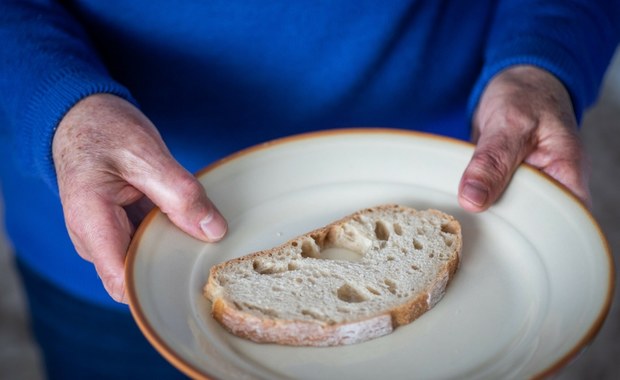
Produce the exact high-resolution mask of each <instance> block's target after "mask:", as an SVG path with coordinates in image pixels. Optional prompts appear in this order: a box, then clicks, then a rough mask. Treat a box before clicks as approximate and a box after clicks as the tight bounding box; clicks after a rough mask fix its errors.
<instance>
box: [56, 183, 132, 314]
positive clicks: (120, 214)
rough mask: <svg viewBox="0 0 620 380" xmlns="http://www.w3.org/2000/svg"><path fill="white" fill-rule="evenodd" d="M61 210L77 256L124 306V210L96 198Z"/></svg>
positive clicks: (129, 230) (128, 234)
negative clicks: (95, 273)
mask: <svg viewBox="0 0 620 380" xmlns="http://www.w3.org/2000/svg"><path fill="white" fill-rule="evenodd" d="M84 199H88V200H87V201H75V202H74V203H72V206H69V207H68V208H66V209H65V220H66V223H67V229H68V231H69V235H70V236H71V239H72V240H73V242H74V245H75V248H76V250H77V251H78V253H79V254H80V256H81V257H82V258H84V259H86V260H87V261H90V262H92V263H93V264H94V266H95V269H96V270H97V274H98V275H99V277H100V279H101V281H102V282H103V285H104V287H105V289H106V291H107V292H108V293H109V294H110V296H111V297H112V298H113V299H114V300H115V301H117V302H123V303H127V297H126V292H125V256H126V249H127V246H128V245H129V241H130V239H131V234H132V231H133V226H132V225H131V223H130V221H129V219H128V218H127V215H126V213H125V211H124V209H123V208H122V207H120V206H117V205H114V204H110V203H109V202H106V201H104V200H102V199H100V198H98V197H97V196H96V195H92V196H89V197H88V198H86V197H85V198H84Z"/></svg>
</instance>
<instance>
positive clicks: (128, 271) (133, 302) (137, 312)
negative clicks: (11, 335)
mask: <svg viewBox="0 0 620 380" xmlns="http://www.w3.org/2000/svg"><path fill="white" fill-rule="evenodd" d="M372 134H384V135H402V136H406V137H413V138H420V139H430V140H438V141H441V142H444V143H448V144H455V145H460V146H466V147H470V148H473V147H475V145H474V144H472V143H471V142H467V141H463V140H459V139H456V138H452V137H448V136H443V135H437V134H432V133H428V132H421V131H414V130H406V129H395V128H383V127H354V128H336V129H329V130H317V131H311V132H303V133H299V134H293V135H289V136H284V137H280V138H276V139H272V140H269V141H266V142H262V143H258V144H255V145H252V146H249V147H247V148H244V149H241V150H239V151H237V152H234V153H232V154H230V155H228V156H226V157H223V158H221V159H219V160H216V161H214V162H212V163H211V164H209V165H207V166H205V167H204V168H202V169H200V170H198V171H197V172H196V173H195V177H197V178H199V177H202V176H204V175H207V174H208V173H210V172H212V171H213V170H215V169H216V168H219V167H220V166H223V165H226V164H228V163H230V162H233V161H235V160H237V159H239V158H242V157H245V156H247V155H250V154H253V153H255V152H258V151H262V150H267V149H271V148H273V147H277V146H281V145H285V144H289V143H294V142H298V141H302V140H314V139H319V138H326V137H333V136H345V135H372ZM519 168H523V169H525V170H528V171H530V172H532V173H533V174H534V175H536V176H539V177H540V178H542V179H543V180H545V181H548V182H550V183H551V184H552V185H554V186H555V187H556V188H558V189H559V190H561V192H562V193H563V194H564V195H565V196H567V197H568V198H569V199H570V200H572V201H573V202H574V203H576V204H577V205H578V207H580V209H581V210H582V211H583V212H584V214H585V216H586V217H587V218H588V219H589V222H590V223H591V225H592V226H593V227H594V229H595V231H596V233H597V234H598V237H599V239H600V241H601V243H602V245H603V248H604V251H605V256H606V258H607V264H608V265H607V267H608V268H609V270H608V273H607V284H608V286H607V294H606V296H605V302H604V304H603V306H602V307H601V309H600V310H599V313H598V315H597V317H596V319H595V320H594V322H593V324H592V325H591V326H590V328H589V329H588V330H587V331H586V332H585V333H584V335H583V336H582V337H581V339H579V340H578V341H577V343H575V345H574V346H573V347H572V349H570V350H567V351H566V353H565V354H564V355H562V356H561V357H560V358H558V359H556V360H555V361H554V362H553V363H551V364H550V365H549V366H548V367H547V368H545V369H544V370H542V371H540V372H538V373H536V374H534V375H533V376H532V378H533V379H543V378H546V377H549V376H551V375H553V374H555V373H557V372H558V371H560V370H561V369H562V368H564V367H566V366H567V365H568V364H569V363H570V362H572V361H573V360H574V359H576V358H577V357H578V356H579V354H580V353H581V352H583V351H584V350H585V349H586V348H587V347H588V346H589V345H590V344H591V343H592V342H593V341H594V338H595V337H596V336H597V334H598V333H599V331H600V330H601V328H602V326H603V324H604V322H605V320H606V318H607V316H608V315H609V311H610V309H611V306H612V303H613V297H614V293H615V281H616V280H615V264H614V259H613V254H612V251H611V247H610V245H609V242H608V240H607V238H606V236H605V233H604V232H603V230H602V228H601V226H600V225H599V223H598V221H597V220H596V218H595V217H594V215H593V214H592V212H591V211H590V209H589V208H588V207H587V206H586V204H585V203H584V202H583V201H582V200H581V199H579V198H578V197H577V196H576V195H575V194H573V193H572V192H571V191H570V190H569V189H568V188H567V187H566V186H564V185H563V184H562V183H560V182H559V181H558V180H556V179H555V178H553V177H551V176H550V175H548V174H546V173H544V172H542V171H541V170H539V169H537V168H535V167H534V166H532V165H529V164H527V163H522V164H521V165H520V166H519ZM160 214H162V213H161V211H160V209H159V208H157V207H155V208H154V209H153V210H151V211H150V212H149V213H148V214H147V216H146V217H145V218H144V220H143V221H142V222H141V223H140V225H139V226H138V228H137V229H136V231H135V233H134V236H133V237H132V240H131V242H130V245H129V247H128V250H127V256H126V258H125V284H126V287H125V289H126V294H127V300H128V305H129V310H130V312H131V315H132V316H133V319H134V320H135V322H136V324H137V325H138V327H139V329H140V331H141V332H142V334H143V335H144V336H145V337H146V339H147V340H148V341H149V343H150V344H151V345H152V346H153V347H154V348H155V349H156V350H157V351H158V352H159V353H160V354H161V355H162V356H163V357H164V358H165V359H166V360H168V362H170V363H171V364H172V365H173V366H175V367H176V368H177V369H178V370H180V371H181V372H183V373H184V374H186V375H188V376H190V377H192V378H197V379H214V378H213V377H212V375H210V374H208V373H204V372H203V371H201V370H200V369H198V368H196V367H195V366H194V365H192V364H191V363H189V362H188V361H187V360H185V359H184V358H182V357H181V356H180V355H178V354H177V353H176V352H175V351H174V350H173V349H172V348H171V347H170V346H169V345H168V344H167V343H166V342H165V340H164V339H163V338H162V337H161V336H160V335H159V334H158V333H157V331H156V330H155V329H154V328H153V326H152V325H151V323H150V322H149V320H148V318H147V316H146V314H145V313H144V311H143V309H142V307H141V305H140V300H139V298H138V295H137V290H136V288H135V281H134V267H135V263H136V257H137V252H138V247H139V245H140V241H141V240H142V236H143V235H144V233H145V231H146V230H147V229H148V227H149V225H150V224H151V223H153V221H154V220H155V218H156V217H157V216H158V215H160Z"/></svg>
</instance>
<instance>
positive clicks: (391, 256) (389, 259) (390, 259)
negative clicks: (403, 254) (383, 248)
mask: <svg viewBox="0 0 620 380" xmlns="http://www.w3.org/2000/svg"><path fill="white" fill-rule="evenodd" d="M385 259H386V260H387V261H394V260H396V257H394V256H393V255H388V257H386V258H385Z"/></svg>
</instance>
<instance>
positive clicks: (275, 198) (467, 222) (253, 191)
mask: <svg viewBox="0 0 620 380" xmlns="http://www.w3.org/2000/svg"><path fill="white" fill-rule="evenodd" d="M472 151H473V147H472V146H471V145H470V144H466V143H462V142H458V141H454V140H450V139H446V138H439V137H434V136H429V135H424V134H419V133H413V132H404V131H394V130H384V129H355V130H341V131H331V132H321V133H313V134H306V135H300V136H294V137H291V138H286V139H283V140H278V141H275V142H273V143H269V144H264V145H260V146H257V147H254V148H251V149H248V150H246V151H242V152H240V153H238V154H236V155H234V156H232V157H230V158H228V159H226V160H223V161H221V162H218V163H216V164H214V165H212V166H211V167H209V168H207V169H205V170H204V171H202V172H201V173H199V175H198V177H199V179H200V181H201V183H202V184H203V185H204V186H205V188H206V189H207V192H208V194H209V196H210V198H211V199H212V200H213V201H215V203H216V204H217V205H218V207H219V209H220V210H221V211H222V213H223V214H224V215H225V217H226V218H227V219H228V221H229V225H230V232H229V235H228V236H227V237H226V239H225V240H224V241H222V242H221V243H218V244H206V243H202V242H199V241H197V240H194V239H192V238H190V237H189V236H187V235H185V234H184V233H182V232H181V231H180V230H178V229H177V228H175V227H174V226H173V225H172V224H171V223H170V222H169V221H168V220H167V218H166V217H165V216H164V215H163V214H161V213H160V212H158V211H155V212H152V213H151V214H150V215H149V217H148V218H147V219H146V220H145V221H144V223H143V224H142V225H141V226H140V228H139V230H138V232H137V234H136V236H135V238H134V240H133V242H132V245H131V247H130V250H129V255H128V259H127V260H128V261H127V286H128V292H129V300H130V306H131V310H132V313H133V315H134V317H135V319H136V321H137V323H138V324H139V326H140V328H141V329H142V331H143V333H144V334H145V335H146V337H147V338H148V339H149V341H150V342H151V343H152V344H153V345H154V346H155V348H156V349H157V350H158V351H159V352H160V353H161V354H163V355H164V356H165V357H166V358H167V359H168V360H169V361H170V362H171V363H173V364H174V365H175V366H177V367H178V368H179V369H180V370H182V371H183V372H185V373H186V374H188V375H190V376H193V377H198V378H222V379H234V378H243V379H259V378H261V379H262V378H264V379H280V378H295V379H336V378H337V379H397V378H401V379H402V378H423V379H455V378H458V379H467V378H472V379H473V378H475V379H483V378H490V379H497V378H529V377H543V376H545V375H547V374H549V373H552V372H554V371H556V370H557V369H559V368H561V367H562V366H564V365H565V364H566V363H567V362H568V361H569V360H571V359H572V358H574V357H575V356H576V355H577V354H578V353H579V352H580V351H581V350H582V349H583V348H584V347H585V346H586V345H587V344H588V343H589V342H590V341H591V340H592V339H593V338H594V336H595V335H596V333H597V332H598V330H599V328H600V327H601V324H602V323H603V320H604V318H605V316H606V315H607V312H608V310H609V307H610V303H611V295H612V289H613V265H612V259H611V255H610V252H609V249H608V246H607V244H606V241H605V238H604V237H603V235H602V233H601V231H600V229H599V227H598V226H597V224H596V222H595V221H594V220H593V218H592V216H591V215H590V214H589V213H588V212H587V211H586V210H585V209H584V207H582V205H581V204H580V203H579V202H578V201H577V200H576V199H575V198H574V197H572V196H571V195H570V194H569V193H568V192H567V191H565V190H563V188H561V187H560V186H559V185H557V184H556V183H554V182H553V181H552V180H550V179H548V178H547V177H545V176H543V175H541V174H540V173H538V172H537V171H536V170H534V169H532V168H529V167H526V166H523V167H521V168H520V169H519V170H518V172H517V173H516V175H515V176H514V178H513V180H512V183H511V186H510V188H509V189H508V191H507V192H506V193H505V195H504V196H503V197H502V199H501V200H500V202H498V203H497V204H496V205H495V206H493V207H492V208H491V209H490V210H489V211H487V212H484V213H481V214H469V213H466V212H464V211H462V210H461V209H460V208H459V206H458V204H457V201H456V191H457V186H458V182H459V179H460V176H461V173H462V171H463V169H464V168H465V166H466V164H467V162H468V161H469V159H470V157H471V154H472ZM383 203H401V204H405V205H409V206H413V207H416V208H420V209H424V208H437V209H440V210H443V211H445V212H448V213H450V214H453V215H454V216H455V217H456V218H457V219H459V220H460V222H461V224H462V227H463V244H464V245H463V254H462V263H461V267H460V269H459V271H458V272H457V275H456V276H455V278H454V281H453V282H452V284H451V286H450V287H449V288H448V290H447V293H446V295H445V297H444V298H443V300H442V301H441V302H440V303H439V304H438V305H437V306H436V307H435V308H434V309H432V310H431V311H429V312H427V313H426V314H424V315H423V316H422V317H421V318H420V319H418V320H416V321H414V322H413V323H411V324H410V325H407V326H404V327H401V328H399V329H397V330H396V331H395V332H394V333H392V334H390V335H388V336H385V337H382V338H379V339H375V340H372V341H369V342H366V343H362V344H357V345H352V346H346V347H336V348H297V347H286V346H278V345H259V344H255V343H251V342H248V341H245V340H242V339H239V338H236V337H234V336H232V335H230V334H228V333H227V332H225V331H224V330H223V329H222V328H221V327H220V326H219V325H218V324H217V323H216V322H215V321H214V320H213V319H212V317H211V315H210V304H209V302H208V301H206V300H205V299H204V298H203V297H202V294H201V290H202V287H203V284H204V283H205V281H206V279H207V276H208V272H209V268H210V267H211V266H212V265H214V264H216V263H219V262H222V261H224V260H228V259H231V258H234V257H238V256H241V255H245V254H247V253H250V252H253V251H257V250H261V249H265V248H269V247H272V246H275V245H278V244H280V243H282V242H284V241H286V240H288V239H290V238H292V237H294V236H297V235H299V234H301V233H304V232H307V231H310V230H312V229H314V228H316V227H319V226H322V225H324V224H326V223H328V222H330V221H333V220H335V219H338V218H340V217H342V216H344V215H346V214H349V213H351V212H353V211H355V210H357V209H361V208H364V207H368V206H374V205H378V204H383Z"/></svg>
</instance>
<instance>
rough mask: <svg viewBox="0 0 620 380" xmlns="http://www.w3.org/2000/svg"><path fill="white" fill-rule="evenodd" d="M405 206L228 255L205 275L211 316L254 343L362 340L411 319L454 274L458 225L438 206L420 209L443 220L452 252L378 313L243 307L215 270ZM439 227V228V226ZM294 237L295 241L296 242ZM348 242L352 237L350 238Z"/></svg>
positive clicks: (320, 241) (322, 240)
mask: <svg viewBox="0 0 620 380" xmlns="http://www.w3.org/2000/svg"><path fill="white" fill-rule="evenodd" d="M386 210H387V211H389V212H405V213H412V214H417V213H418V211H417V210H415V209H412V208H409V207H404V206H400V205H382V206H377V207H373V208H368V209H364V210H361V211H358V212H356V213H354V214H352V215H349V216H347V217H344V218H342V219H340V220H338V221H335V222H333V223H330V224H328V225H326V226H324V227H322V228H318V229H316V230H314V231H311V232H309V233H306V234H304V235H301V236H299V237H297V238H295V239H291V240H290V241H288V242H286V243H284V244H282V245H280V246H278V247H274V248H271V249H268V250H265V251H259V252H255V253H252V254H249V255H246V256H243V257H239V258H236V259H232V260H229V261H227V262H225V263H221V264H218V265H216V266H214V267H212V268H211V270H210V275H209V280H208V282H207V284H206V285H205V287H204V295H205V297H207V298H208V299H209V300H211V301H212V315H213V317H214V318H215V319H216V320H217V321H218V322H219V323H220V324H221V325H222V326H223V327H225V328H226V329H227V330H228V331H229V332H231V333H232V334H234V335H236V336H239V337H242V338H245V339H249V340H251V341H254V342H258V343H277V344H283V345H294V346H337V345H346V344H354V343H360V342H364V341H367V340H369V339H373V338H377V337H380V336H383V335H386V334H389V333H391V332H392V331H393V330H394V329H395V328H397V327H398V326H402V325H405V324H408V323H411V322H412V321H414V320H415V319H417V318H418V317H420V316H421V315H422V314H424V313H425V312H426V311H428V310H429V309H431V308H432V307H433V306H434V305H435V304H436V303H437V302H438V301H439V300H440V299H441V298H442V297H443V295H444V292H445V290H446V287H447V286H448V284H449V283H450V281H451V280H452V278H453V276H454V275H455V273H456V271H457V269H458V267H459V264H460V255H461V246H462V243H461V240H462V237H461V226H460V224H459V223H458V221H456V219H454V218H453V217H452V216H450V215H447V214H445V213H442V212H440V211H437V210H425V212H426V213H429V214H433V215H436V216H437V217H440V218H442V220H447V222H446V223H445V228H446V230H447V231H448V232H449V233H450V234H451V236H452V235H453V236H454V239H455V240H454V244H453V249H454V250H453V252H452V254H451V256H450V257H449V259H448V260H446V261H444V262H442V266H441V267H440V268H438V271H437V275H436V276H435V277H434V279H433V281H432V282H431V283H430V284H428V286H426V287H425V288H424V289H419V290H417V291H416V292H415V294H414V295H413V296H411V297H409V298H407V299H404V300H403V301H402V303H400V304H398V305H396V306H394V307H391V308H388V309H386V310H383V311H382V312H380V313H376V314H374V315H370V316H367V317H366V318H358V319H354V320H347V321H345V322H343V323H329V322H326V321H321V320H295V319H283V318H279V317H270V316H268V315H256V314H255V313H249V312H247V311H245V310H242V309H241V308H240V307H238V305H235V302H234V301H231V300H230V299H228V297H227V295H226V290H225V286H226V284H220V283H219V282H218V281H217V277H218V273H219V272H220V271H222V270H223V269H224V268H229V267H231V266H235V265H240V264H242V263H244V262H247V261H252V260H255V259H257V258H263V257H271V256H273V255H276V254H278V253H280V252H282V251H286V250H291V249H293V248H294V247H297V246H296V245H294V244H299V242H300V241H303V239H304V238H310V239H312V241H314V242H315V243H316V244H317V245H318V246H320V247H326V246H329V244H330V239H333V238H334V237H333V236H331V237H330V234H332V235H333V234H334V233H335V232H334V231H336V230H335V228H340V227H342V226H343V225H344V224H346V223H347V222H349V221H351V220H355V219H356V218H358V219H359V218H361V217H364V216H365V215H368V214H372V213H377V212H385V211H386ZM443 228H444V227H442V231H443ZM295 242H297V243H295ZM352 244H353V243H352Z"/></svg>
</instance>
